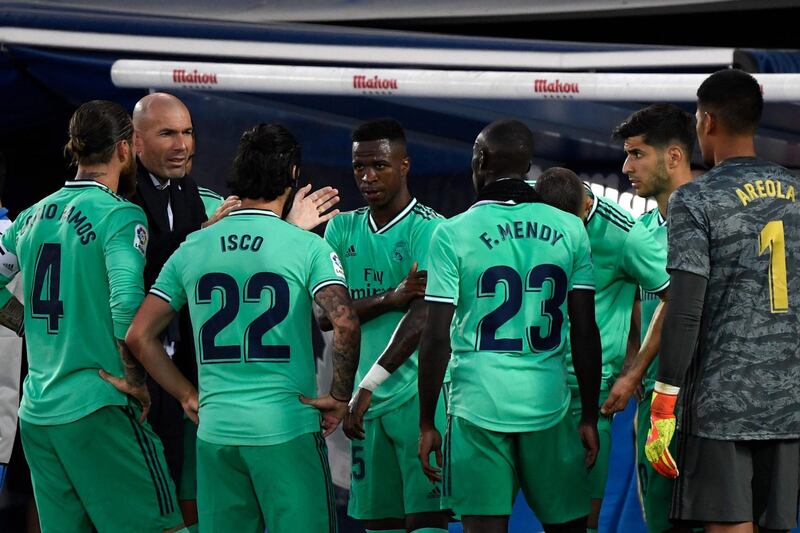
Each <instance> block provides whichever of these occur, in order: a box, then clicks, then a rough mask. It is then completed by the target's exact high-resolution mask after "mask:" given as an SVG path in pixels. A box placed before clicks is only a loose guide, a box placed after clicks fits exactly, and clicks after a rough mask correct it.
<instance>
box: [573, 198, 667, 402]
mask: <svg viewBox="0 0 800 533" xmlns="http://www.w3.org/2000/svg"><path fill="white" fill-rule="evenodd" d="M589 195H590V197H591V198H592V200H593V204H592V208H591V210H590V212H589V216H588V217H587V219H586V232H587V233H588V234H589V242H590V244H591V246H592V266H593V267H594V281H595V288H596V292H595V300H594V301H595V317H596V320H597V327H598V328H599V329H600V341H601V344H602V346H603V382H602V387H603V388H607V387H609V386H610V385H611V383H612V382H613V380H614V379H616V377H617V376H618V375H619V372H620V370H621V369H622V363H623V361H624V359H625V350H626V347H627V344H628V334H629V332H630V329H631V309H632V308H633V299H634V296H635V295H636V288H637V286H638V287H641V288H642V289H643V290H645V291H649V292H652V293H657V292H660V291H662V290H664V289H665V288H667V286H669V274H668V273H667V268H666V267H667V249H666V248H665V247H664V245H663V244H661V243H660V242H659V241H658V240H657V239H655V238H653V235H652V233H651V232H650V230H649V229H647V227H646V226H645V225H644V224H643V223H642V222H639V221H636V220H634V218H633V217H632V216H631V215H630V214H629V213H628V212H627V211H625V210H624V209H623V208H622V207H620V206H619V205H617V204H616V203H614V202H612V201H611V200H609V199H607V198H604V197H602V196H596V195H594V194H592V193H591V192H590V193H589ZM569 365H570V384H571V385H572V386H573V387H577V379H576V378H575V373H574V370H573V369H572V356H571V354H570V357H569Z"/></svg>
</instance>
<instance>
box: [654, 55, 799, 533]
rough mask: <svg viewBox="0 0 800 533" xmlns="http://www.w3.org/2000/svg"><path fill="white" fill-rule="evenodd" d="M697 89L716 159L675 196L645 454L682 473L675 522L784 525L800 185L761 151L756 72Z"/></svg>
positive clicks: (792, 420) (794, 464)
mask: <svg viewBox="0 0 800 533" xmlns="http://www.w3.org/2000/svg"><path fill="white" fill-rule="evenodd" d="M697 97H698V103H697V115H696V118H697V137H698V141H699V145H700V148H701V152H702V154H703V158H704V160H705V161H706V164H707V165H709V166H712V165H713V168H712V169H711V170H710V171H709V172H708V173H707V174H705V175H704V176H701V177H699V178H697V179H696V180H695V181H694V182H693V183H689V184H687V185H684V186H683V187H681V188H679V189H678V190H677V191H676V192H675V193H674V194H673V196H672V198H671V199H670V204H669V229H668V231H669V236H670V238H669V263H668V268H669V270H670V274H671V282H670V292H671V298H670V306H669V308H668V310H667V315H666V318H665V320H664V329H663V334H662V344H661V351H660V358H659V359H660V361H659V373H658V380H657V381H656V384H655V392H654V393H653V401H652V408H651V428H650V433H649V435H648V439H647V444H646V446H645V452H646V455H647V458H648V460H649V461H650V462H651V463H652V464H653V466H654V468H655V469H656V470H657V471H658V472H659V473H661V474H663V475H666V476H668V477H677V480H676V483H675V488H674V491H673V498H672V508H671V510H670V518H672V519H673V520H682V521H692V522H702V523H704V524H705V526H706V530H708V531H714V532H725V531H753V529H754V528H753V524H756V525H758V527H759V530H760V531H762V532H763V531H786V530H789V529H791V528H792V527H795V525H796V523H797V502H798V494H799V493H800V487H799V486H798V479H800V393H798V391H800V389H798V385H797V384H798V379H799V378H800V351H798V348H797V339H798V335H800V320H798V315H797V310H798V307H800V299H799V298H800V274H798V272H800V262H798V261H799V258H798V253H797V250H798V246H799V245H800V205H798V204H797V203H796V201H795V191H797V190H798V188H800V180H798V178H797V177H795V176H793V175H792V174H791V173H790V172H789V171H787V170H786V169H784V168H783V167H780V166H778V165H775V164H772V163H769V162H767V161H764V160H762V159H759V158H757V157H756V155H755V148H754V142H753V136H754V134H755V131H756V129H757V128H758V122H759V119H760V116H761V111H762V106H763V100H762V96H761V91H760V87H759V85H758V82H757V81H756V80H755V79H754V78H753V77H752V76H750V75H749V74H746V73H744V72H742V71H739V70H723V71H719V72H716V73H714V74H712V75H711V76H710V77H709V78H707V79H706V80H705V81H704V82H703V83H702V85H701V86H700V88H699V89H698V91H697ZM768 188H769V191H768V190H767V189H768ZM750 190H752V192H753V194H752V195H750V194H749V193H748V191H750ZM778 190H780V191H781V192H780V194H779V193H778ZM762 192H763V194H762ZM678 399H679V400H680V401H679V405H678V414H679V417H680V431H679V433H678V447H677V457H675V458H673V457H672V456H671V455H670V453H669V451H668V446H669V442H670V440H671V439H672V437H673V433H674V431H675V420H676V417H675V411H676V409H675V407H676V403H678V402H677V400H678Z"/></svg>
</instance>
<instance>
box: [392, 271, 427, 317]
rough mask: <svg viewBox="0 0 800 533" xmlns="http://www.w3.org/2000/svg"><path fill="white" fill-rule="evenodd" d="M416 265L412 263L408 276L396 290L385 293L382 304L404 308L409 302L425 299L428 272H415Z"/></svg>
mask: <svg viewBox="0 0 800 533" xmlns="http://www.w3.org/2000/svg"><path fill="white" fill-rule="evenodd" d="M417 268H418V265H417V263H416V262H414V264H413V265H411V270H410V271H409V272H408V275H407V276H406V277H405V278H404V279H403V281H401V282H400V285H398V286H397V288H396V289H394V290H392V291H389V292H387V293H386V296H385V297H384V302H386V303H387V304H389V305H392V306H394V307H399V308H403V307H406V306H407V305H408V304H409V303H411V300H413V299H415V298H424V297H425V287H426V286H427V284H428V271H427V270H420V271H417Z"/></svg>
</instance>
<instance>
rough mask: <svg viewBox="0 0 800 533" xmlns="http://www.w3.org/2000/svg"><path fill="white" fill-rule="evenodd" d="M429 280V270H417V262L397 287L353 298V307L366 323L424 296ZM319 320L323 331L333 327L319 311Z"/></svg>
mask: <svg viewBox="0 0 800 533" xmlns="http://www.w3.org/2000/svg"><path fill="white" fill-rule="evenodd" d="M427 282H428V272H427V271H426V270H420V271H417V263H414V264H413V265H412V266H411V270H410V271H409V273H408V275H407V276H406V277H405V278H404V279H403V281H402V282H400V284H399V285H398V286H397V287H396V288H394V289H392V290H390V291H386V292H384V293H381V294H375V295H373V296H368V297H366V298H359V299H357V300H353V304H352V305H353V309H354V310H355V312H356V314H357V315H358V319H359V320H360V321H361V323H362V324H365V323H367V322H369V321H370V320H372V319H373V318H375V317H378V316H380V315H382V314H384V313H388V312H389V311H397V310H398V309H405V308H406V307H407V306H408V305H409V303H410V302H412V301H414V300H415V299H421V298H423V297H424V296H425V285H426V284H427ZM317 321H318V322H319V327H320V329H321V330H322V331H330V330H331V329H333V327H332V325H331V323H330V321H329V320H327V318H326V317H325V316H322V315H321V314H320V313H317Z"/></svg>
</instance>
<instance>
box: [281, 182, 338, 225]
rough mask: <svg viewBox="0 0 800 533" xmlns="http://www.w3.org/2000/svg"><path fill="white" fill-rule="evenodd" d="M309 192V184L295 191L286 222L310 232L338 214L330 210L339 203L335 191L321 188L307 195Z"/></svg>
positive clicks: (329, 188)
mask: <svg viewBox="0 0 800 533" xmlns="http://www.w3.org/2000/svg"><path fill="white" fill-rule="evenodd" d="M310 190H311V184H308V185H306V186H305V187H301V188H299V189H297V193H295V195H294V202H293V203H292V209H291V210H290V211H289V214H288V215H286V222H290V223H292V224H294V225H295V226H297V227H298V228H301V229H304V230H312V229H314V228H316V227H317V226H319V225H320V224H323V223H325V222H327V221H329V220H330V219H332V218H333V217H335V216H336V215H338V214H339V210H338V209H332V208H333V206H335V205H336V204H338V203H339V191H338V190H337V189H334V188H333V187H323V188H321V189H318V190H316V191H314V192H312V193H311V194H308V191H310ZM306 195H308V196H306Z"/></svg>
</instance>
